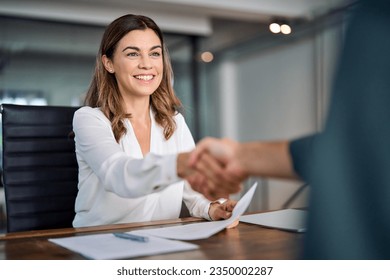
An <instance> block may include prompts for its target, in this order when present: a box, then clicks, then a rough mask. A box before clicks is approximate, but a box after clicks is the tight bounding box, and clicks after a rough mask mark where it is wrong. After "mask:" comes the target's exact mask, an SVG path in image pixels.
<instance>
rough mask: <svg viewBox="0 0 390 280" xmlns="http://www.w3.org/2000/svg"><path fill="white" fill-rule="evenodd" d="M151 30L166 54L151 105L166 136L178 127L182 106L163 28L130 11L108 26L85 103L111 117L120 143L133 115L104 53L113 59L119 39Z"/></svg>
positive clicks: (164, 54) (170, 134)
mask: <svg viewBox="0 0 390 280" xmlns="http://www.w3.org/2000/svg"><path fill="white" fill-rule="evenodd" d="M148 28H149V29H152V30H153V31H154V32H155V33H156V35H157V36H158V37H159V38H160V41H161V45H162V49H163V51H162V54H163V77H162V81H161V83H160V85H159V87H158V88H157V89H156V91H155V92H154V93H153V94H152V95H151V96H150V104H151V106H152V110H153V111H154V113H155V119H156V122H157V123H158V124H159V125H161V126H162V127H163V128H164V136H165V139H169V138H170V137H171V136H172V134H173V133H174V131H175V129H176V123H175V120H174V115H175V114H177V111H178V109H179V108H180V107H181V106H182V104H181V102H180V100H179V99H178V98H177V97H176V95H175V92H174V90H173V87H172V81H173V72H172V66H171V61H170V58H169V54H168V50H167V48H166V46H165V44H164V39H163V35H162V32H161V30H160V28H159V27H158V26H157V24H156V23H155V22H154V21H153V20H152V19H150V18H148V17H146V16H142V15H132V14H127V15H124V16H121V17H119V18H117V19H116V20H114V21H113V22H112V23H111V24H110V25H108V27H107V28H106V30H105V32H104V34H103V38H102V41H101V44H100V48H99V52H98V54H97V56H96V65H95V73H94V75H93V78H92V81H91V84H90V86H89V89H88V91H87V95H86V97H85V102H84V104H85V105H87V106H90V107H99V108H100V109H101V110H102V111H103V113H104V114H105V115H106V117H107V118H108V119H109V120H110V122H111V126H112V130H113V132H114V136H115V139H116V141H117V142H119V139H120V138H121V137H122V136H123V135H124V134H125V133H126V128H125V126H124V123H123V120H124V119H126V118H130V117H131V114H127V113H126V112H125V110H124V107H123V106H122V104H123V99H122V96H121V94H120V92H119V88H118V84H117V81H116V78H115V75H114V74H112V73H109V72H108V71H107V70H106V69H105V68H104V66H103V62H102V56H103V55H106V56H107V57H108V58H109V59H111V60H112V59H113V56H114V53H115V50H116V47H117V45H118V42H119V41H120V40H121V39H122V38H123V37H124V36H125V35H126V34H128V33H129V32H131V31H133V30H145V29H148Z"/></svg>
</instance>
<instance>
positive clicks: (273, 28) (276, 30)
mask: <svg viewBox="0 0 390 280" xmlns="http://www.w3.org/2000/svg"><path fill="white" fill-rule="evenodd" d="M269 30H270V31H271V32H272V33H275V34H276V33H280V25H279V23H276V22H273V23H271V24H270V25H269Z"/></svg>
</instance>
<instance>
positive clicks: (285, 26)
mask: <svg viewBox="0 0 390 280" xmlns="http://www.w3.org/2000/svg"><path fill="white" fill-rule="evenodd" d="M280 31H281V32H282V33H283V34H286V35H287V34H290V33H291V27H290V25H288V24H282V25H281V26H280Z"/></svg>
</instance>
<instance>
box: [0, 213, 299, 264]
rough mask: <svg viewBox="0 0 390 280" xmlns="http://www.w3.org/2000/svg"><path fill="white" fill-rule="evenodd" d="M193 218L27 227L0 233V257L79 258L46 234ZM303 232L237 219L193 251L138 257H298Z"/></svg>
mask: <svg viewBox="0 0 390 280" xmlns="http://www.w3.org/2000/svg"><path fill="white" fill-rule="evenodd" d="M192 222H204V221H203V220H201V219H198V218H183V219H174V220H165V221H155V222H145V223H131V224H120V225H109V226H97V227H85V228H77V229H75V228H66V229H56V230H42V231H30V232H20V233H9V234H3V235H0V259H3V260H4V259H5V260H33V259H37V260H64V259H70V260H79V259H84V257H83V256H81V255H80V254H78V253H75V252H73V251H69V250H67V249H65V248H62V247H60V246H58V245H56V244H54V243H51V242H49V241H48V238H53V237H65V236H74V235H83V234H95V233H107V232H117V231H130V230H134V229H140V228H146V227H148V228H151V227H161V226H169V225H177V224H186V223H192ZM302 240H303V234H302V233H292V232H286V231H280V230H275V229H267V228H264V227H261V226H258V225H252V224H246V223H240V224H239V225H238V226H237V227H236V228H233V229H227V230H223V231H221V232H219V233H217V234H215V235H213V236H212V237H210V238H208V239H203V240H194V241H190V242H191V243H194V244H197V245H199V246H200V248H199V249H197V250H193V251H185V252H177V253H170V254H163V255H154V256H148V257H143V258H138V259H154V260H163V259H167V260H175V259H176V260H182V259H189V260H202V259H213V260H229V259H231V260H240V259H241V260H255V259H269V260H276V259H282V260H288V259H298V258H299V257H300V253H301V248H302V246H301V245H302Z"/></svg>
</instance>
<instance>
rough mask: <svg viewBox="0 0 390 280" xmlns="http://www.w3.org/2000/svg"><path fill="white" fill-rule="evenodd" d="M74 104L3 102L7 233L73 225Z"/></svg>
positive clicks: (74, 169) (75, 171) (74, 185)
mask: <svg viewBox="0 0 390 280" xmlns="http://www.w3.org/2000/svg"><path fill="white" fill-rule="evenodd" d="M77 109H78V108H76V107H59V106H27V105H10V104H2V108H1V113H2V129H3V137H2V140H3V184H4V191H5V202H6V213H7V232H17V231H27V230H38V229H51V228H62V227H71V226H72V221H73V218H74V215H75V212H74V203H75V199H76V195H77V183H78V165H77V160H76V153H75V144H74V140H73V137H72V135H71V133H72V120H73V114H74V112H75V111H76V110H77Z"/></svg>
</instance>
